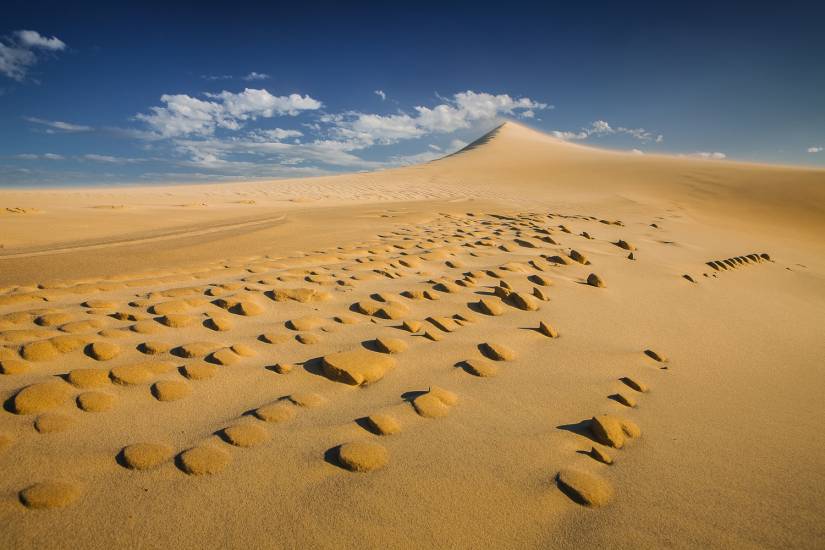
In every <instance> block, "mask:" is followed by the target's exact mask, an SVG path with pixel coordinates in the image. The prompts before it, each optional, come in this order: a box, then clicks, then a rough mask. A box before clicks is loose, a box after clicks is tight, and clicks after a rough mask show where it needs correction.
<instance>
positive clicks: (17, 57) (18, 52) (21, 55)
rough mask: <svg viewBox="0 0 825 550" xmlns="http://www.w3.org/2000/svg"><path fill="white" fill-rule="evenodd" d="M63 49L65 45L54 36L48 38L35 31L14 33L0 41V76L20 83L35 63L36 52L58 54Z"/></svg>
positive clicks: (36, 58) (36, 59)
mask: <svg viewBox="0 0 825 550" xmlns="http://www.w3.org/2000/svg"><path fill="white" fill-rule="evenodd" d="M64 49H66V43H65V42H63V41H62V40H60V39H59V38H57V37H56V36H52V37H51V38H48V37H46V36H43V35H41V34H40V33H39V32H37V31H31V30H19V31H15V32H14V33H12V38H10V39H7V40H5V41H0V74H3V75H5V76H7V77H8V78H11V79H12V80H16V81H18V82H22V81H23V80H25V78H26V75H27V74H28V72H29V69H30V68H31V67H33V66H34V65H35V64H36V63H37V61H38V59H39V57H38V54H37V53H36V52H37V51H38V50H40V51H43V50H45V51H47V52H58V51H61V50H64Z"/></svg>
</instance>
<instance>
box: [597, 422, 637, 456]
mask: <svg viewBox="0 0 825 550" xmlns="http://www.w3.org/2000/svg"><path fill="white" fill-rule="evenodd" d="M590 429H591V431H592V432H593V436H594V437H595V438H596V441H598V442H599V443H601V444H602V445H607V446H608V447H613V448H616V449H621V448H622V447H623V446H624V443H625V439H626V438H625V436H627V437H631V438H634V437H639V436H640V435H641V430H639V427H638V426H636V424H635V423H633V422H631V421H629V420H626V419H623V418H619V417H617V416H613V415H609V414H602V415H599V416H594V417H593V419H592V420H591V423H590Z"/></svg>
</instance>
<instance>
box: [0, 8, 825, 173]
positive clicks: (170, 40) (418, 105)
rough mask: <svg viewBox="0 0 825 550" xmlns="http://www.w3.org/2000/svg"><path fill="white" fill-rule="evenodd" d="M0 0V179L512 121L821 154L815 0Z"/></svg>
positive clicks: (736, 154) (386, 152)
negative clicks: (679, 0)
mask: <svg viewBox="0 0 825 550" xmlns="http://www.w3.org/2000/svg"><path fill="white" fill-rule="evenodd" d="M114 4H116V3H111V2H105V3H104V2H99V3H87V2H77V3H73V4H72V5H71V6H68V5H66V4H65V3H57V2H37V1H29V2H16V1H13V2H11V4H10V5H8V4H7V5H4V7H3V8H2V13H3V17H2V18H0V185H2V186H15V185H48V186H51V185H61V184H119V183H141V182H144V183H161V182H189V181H193V182H195V181H220V180H234V179H250V178H262V177H291V176H303V175H316V174H325V173H336V172H343V171H357V170H373V169H378V168H383V167H388V166H395V165H401V164H408V163H413V162H420V161H423V160H429V159H432V158H437V157H438V156H441V155H443V154H445V153H448V152H451V151H453V150H455V149H456V148H459V147H461V146H462V144H463V143H465V142H467V141H469V140H472V139H473V138H475V137H477V136H478V135H479V134H480V133H481V132H483V131H484V130H486V129H488V128H491V127H492V126H494V125H495V124H496V121H497V120H499V119H500V118H501V117H509V118H514V119H517V120H522V121H524V122H525V123H527V124H529V125H531V126H533V127H536V128H538V129H541V130H544V131H547V132H555V133H556V135H558V136H560V137H563V138H565V139H570V140H575V141H580V142H584V143H588V144H593V145H598V146H603V147H610V148H615V149H624V150H634V149H635V150H637V151H639V152H643V153H654V152H667V153H676V154H685V155H703V156H711V157H715V158H720V159H737V160H739V159H741V160H752V161H760V162H774V163H791V164H809V165H816V166H822V165H825V92H823V90H825V63H823V60H822V57H823V53H825V30H823V23H822V21H823V20H825V8H823V7H822V4H821V3H816V2H807V3H793V2H784V3H782V4H781V5H779V4H777V3H774V4H772V5H765V6H760V5H758V3H754V2H747V3H745V2H742V3H722V4H720V3H718V2H717V3H709V2H708V3H703V2H692V3H685V4H682V5H675V4H673V5H670V4H668V3H663V2H657V3H605V4H603V5H599V3H597V2H590V3H576V4H578V5H569V4H572V3H569V2H568V3H560V4H554V3H550V2H543V3H519V2H509V3H506V4H496V5H489V6H488V5H486V4H484V3H481V2H473V3H469V2H468V3H461V2H453V3H449V5H446V4H448V3H443V2H440V3H427V2H416V3H394V4H393V3H375V4H370V3H359V4H358V5H351V6H346V5H336V4H335V3H325V2H314V3H312V4H311V7H310V8H301V7H299V6H298V3H294V4H288V5H278V4H276V3H273V4H271V5H269V6H260V5H257V3H246V2H243V1H237V2H233V3H231V4H226V3H224V4H217V3H215V4H212V3H210V2H203V1H202V2H197V3H194V2H193V3H176V4H175V5H174V6H170V5H169V3H153V2H142V3H139V4H138V3H135V4H134V5H133V6H130V7H124V6H117V5H114Z"/></svg>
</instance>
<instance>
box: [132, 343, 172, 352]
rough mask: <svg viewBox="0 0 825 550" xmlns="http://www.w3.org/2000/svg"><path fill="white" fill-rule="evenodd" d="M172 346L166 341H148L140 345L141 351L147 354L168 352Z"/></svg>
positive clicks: (139, 349)
mask: <svg viewBox="0 0 825 550" xmlns="http://www.w3.org/2000/svg"><path fill="white" fill-rule="evenodd" d="M171 347H172V346H171V345H170V344H168V343H166V342H155V341H146V342H142V343H141V344H139V345H138V347H137V349H138V351H139V352H141V353H144V354H146V355H160V354H161V353H166V352H167V351H169V349H170V348H171Z"/></svg>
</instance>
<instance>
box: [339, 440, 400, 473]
mask: <svg viewBox="0 0 825 550" xmlns="http://www.w3.org/2000/svg"><path fill="white" fill-rule="evenodd" d="M389 460H390V456H389V453H388V452H387V449H385V448H384V446H383V445H380V444H378V443H373V442H368V441H356V442H353V443H346V444H344V445H341V447H340V448H339V449H338V462H339V463H340V464H341V466H343V467H344V468H346V469H347V470H350V471H351V472H371V471H373V470H379V469H381V468H383V467H384V466H386V465H387V463H388V462H389Z"/></svg>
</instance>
